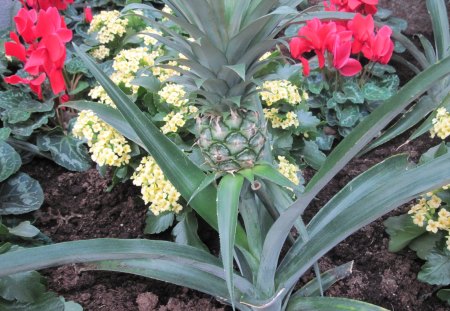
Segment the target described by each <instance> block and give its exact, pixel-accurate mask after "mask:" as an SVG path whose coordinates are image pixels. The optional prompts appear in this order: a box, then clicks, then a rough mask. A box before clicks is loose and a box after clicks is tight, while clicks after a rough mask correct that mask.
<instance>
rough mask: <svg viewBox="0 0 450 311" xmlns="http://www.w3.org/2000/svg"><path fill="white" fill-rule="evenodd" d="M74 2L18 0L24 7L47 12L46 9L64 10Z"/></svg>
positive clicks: (68, 0)
mask: <svg viewBox="0 0 450 311" xmlns="http://www.w3.org/2000/svg"><path fill="white" fill-rule="evenodd" d="M73 1H74V0H20V2H22V5H23V6H24V7H28V8H30V9H34V10H47V9H48V8H57V9H58V10H61V11H62V10H65V9H67V7H68V6H69V4H72V3H73Z"/></svg>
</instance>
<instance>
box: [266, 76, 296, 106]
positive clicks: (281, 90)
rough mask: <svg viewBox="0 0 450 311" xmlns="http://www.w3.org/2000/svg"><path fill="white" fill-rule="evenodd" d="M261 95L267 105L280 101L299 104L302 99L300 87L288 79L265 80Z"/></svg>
mask: <svg viewBox="0 0 450 311" xmlns="http://www.w3.org/2000/svg"><path fill="white" fill-rule="evenodd" d="M260 96H261V99H262V100H263V101H264V102H265V104H266V105H267V106H272V105H274V104H275V103H278V102H281V103H283V102H286V103H288V104H291V105H298V104H299V103H300V102H301V100H302V98H301V97H300V93H299V91H298V88H297V87H296V86H295V85H293V84H292V83H291V82H289V81H287V80H273V81H265V82H264V83H263V85H262V90H261V92H260Z"/></svg>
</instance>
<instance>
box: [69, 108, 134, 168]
mask: <svg viewBox="0 0 450 311" xmlns="http://www.w3.org/2000/svg"><path fill="white" fill-rule="evenodd" d="M72 133H73V135H74V136H75V137H78V138H86V139H87V143H88V146H89V152H90V153H91V157H92V160H93V161H94V162H96V163H97V164H98V165H100V166H104V165H109V166H122V165H124V164H128V162H129V161H130V158H131V157H130V152H131V147H130V145H129V144H128V142H127V141H126V139H125V137H123V136H122V135H120V133H119V132H117V131H116V130H115V129H114V128H113V127H112V126H110V125H108V124H107V123H105V122H103V121H102V120H101V119H100V118H98V117H97V116H96V115H95V114H94V112H92V111H90V110H83V111H81V112H80V114H79V115H78V118H77V121H76V122H75V125H74V127H73V130H72Z"/></svg>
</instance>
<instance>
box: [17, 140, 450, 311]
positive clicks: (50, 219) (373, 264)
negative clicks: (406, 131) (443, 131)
mask: <svg viewBox="0 0 450 311" xmlns="http://www.w3.org/2000/svg"><path fill="white" fill-rule="evenodd" d="M402 142H403V140H402V138H400V139H397V140H396V141H394V142H393V143H391V144H389V145H388V146H385V147H382V148H379V149H377V150H375V151H372V152H371V153H370V154H368V155H366V156H364V157H363V158H359V159H355V160H353V161H352V162H351V163H350V164H348V165H347V166H346V167H345V168H344V169H343V170H342V172H341V173H340V174H339V175H337V176H336V178H334V179H333V181H332V182H331V183H330V184H329V185H328V186H327V187H326V188H325V189H324V190H323V191H322V192H321V193H320V195H319V196H318V198H317V199H316V200H315V201H314V202H313V203H312V205H311V208H310V209H309V210H308V211H307V213H306V215H305V218H306V219H307V218H310V217H311V215H312V214H313V213H314V212H315V211H317V210H318V209H319V208H320V206H323V204H324V203H325V202H326V201H327V200H328V199H329V198H331V197H332V196H333V195H334V194H335V193H336V192H337V191H339V189H341V188H342V187H343V186H344V185H345V184H347V183H348V181H350V180H351V179H352V178H354V177H356V176H357V175H358V174H360V173H361V172H364V171H365V170H367V169H368V168H369V167H371V166H372V165H374V164H375V163H378V162H380V161H382V160H384V159H385V158H387V157H389V156H390V155H392V154H396V153H400V152H402V153H408V154H409V156H410V158H411V160H413V161H415V160H417V159H418V156H419V155H420V154H422V153H423V152H424V151H426V150H427V149H428V148H429V147H430V146H432V145H433V142H432V141H430V140H429V139H428V138H427V137H425V138H423V139H419V140H417V141H415V142H414V143H412V144H409V145H405V146H403V147H402V148H401V149H399V150H396V146H399V145H400V144H401V143H402ZM434 143H436V142H434ZM25 171H26V172H27V173H29V174H30V175H31V176H32V177H34V178H36V179H38V180H39V181H40V182H41V185H42V187H43V189H44V191H45V202H44V205H43V207H42V208H41V209H40V210H39V211H38V212H36V217H37V222H36V225H37V227H38V228H40V229H41V230H42V231H43V232H44V233H45V234H47V235H48V236H50V237H51V238H52V240H53V241H54V242H62V241H70V240H79V239H89V238H105V237H111V238H144V237H147V238H150V237H149V236H145V235H144V234H143V231H144V225H145V221H144V220H145V213H146V207H145V206H144V204H143V202H142V201H141V200H140V199H139V192H138V189H137V188H136V187H134V186H132V185H131V184H130V183H125V184H121V185H118V186H117V187H116V188H114V189H113V190H112V191H111V192H106V188H107V186H108V179H103V178H102V177H101V176H99V174H98V172H97V171H96V170H95V169H94V168H92V169H90V170H89V171H87V172H83V173H73V172H67V171H65V170H64V169H62V168H60V167H58V166H56V165H55V164H53V163H52V162H49V161H46V160H37V161H35V162H34V163H32V164H30V165H28V166H26V167H25ZM305 175H306V178H307V179H308V178H309V177H310V176H311V175H312V172H311V171H305ZM406 209H407V207H406V206H405V207H403V208H400V209H398V210H396V211H394V212H392V213H391V214H390V215H397V214H401V213H404V212H405V211H406ZM386 217H387V216H386ZM386 217H384V218H383V219H385V218H386ZM383 219H380V220H378V221H376V222H374V223H372V224H370V225H368V226H366V227H364V228H363V229H361V230H360V231H358V232H357V233H355V234H353V235H352V236H350V237H349V238H347V239H346V240H344V241H343V242H342V243H340V244H339V245H338V246H337V247H336V248H334V249H333V250H332V251H330V252H329V253H328V254H327V255H326V256H325V257H323V258H322V259H321V260H320V263H319V264H320V267H321V270H328V269H330V268H332V267H335V266H337V265H340V264H343V263H346V262H349V261H352V260H354V267H353V273H352V275H351V276H349V277H347V278H346V279H344V280H342V281H340V282H338V283H337V284H335V285H334V286H333V287H332V288H331V289H330V290H328V292H327V295H330V296H334V297H348V298H353V299H358V300H363V301H367V302H370V303H373V304H377V305H380V306H383V307H385V308H387V309H389V310H396V311H409V310H411V311H413V310H414V311H419V310H420V311H427V310H429V311H431V310H433V311H444V310H449V309H448V307H447V306H446V305H445V304H444V303H442V302H441V301H439V300H438V299H437V298H436V297H435V296H434V295H433V294H434V292H435V291H436V290H437V288H436V287H433V286H429V285H427V284H424V283H421V282H419V281H417V280H416V275H417V272H418V271H419V270H420V266H421V264H422V262H421V261H420V260H419V259H418V258H417V257H416V256H415V254H414V253H413V252H411V251H408V250H405V251H402V252H400V253H396V254H393V253H390V252H388V250H387V244H388V236H387V234H386V233H385V231H384V227H383V224H382V221H383ZM200 234H201V235H203V236H205V234H206V235H208V236H210V234H211V232H210V231H208V232H206V231H205V232H200ZM152 238H154V237H152ZM214 240H216V239H214ZM208 244H209V243H208ZM44 275H46V276H47V279H48V283H49V287H50V289H52V290H54V291H56V292H57V293H58V294H60V295H62V296H64V297H65V298H66V299H70V300H74V301H76V302H78V303H80V304H81V305H82V306H83V308H84V309H85V310H86V311H90V310H91V311H97V310H99V311H100V310H111V311H127V310H130V311H131V310H139V311H144V310H145V311H147V310H159V311H169V310H170V311H178V310H230V308H228V307H225V306H223V305H221V304H220V303H219V302H217V301H215V300H214V298H211V297H209V296H207V295H205V294H202V293H199V292H196V291H193V290H189V289H186V288H182V287H179V286H175V285H171V284H167V283H164V282H160V281H154V280H150V279H145V278H142V277H136V276H132V275H126V274H121V273H112V272H90V271H84V272H81V271H80V268H79V266H77V265H68V266H63V267H59V268H55V269H47V270H45V271H44ZM311 277H312V273H308V274H306V275H305V276H304V278H303V279H302V281H303V282H306V281H308V279H310V278H311Z"/></svg>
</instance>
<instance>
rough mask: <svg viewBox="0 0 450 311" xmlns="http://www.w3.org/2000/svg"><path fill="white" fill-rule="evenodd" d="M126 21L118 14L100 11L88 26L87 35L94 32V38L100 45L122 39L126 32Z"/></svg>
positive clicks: (114, 11) (116, 12)
mask: <svg viewBox="0 0 450 311" xmlns="http://www.w3.org/2000/svg"><path fill="white" fill-rule="evenodd" d="M127 25H128V20H127V19H125V18H121V17H120V12H119V11H116V10H113V11H106V10H105V11H101V12H100V13H99V14H97V15H95V16H94V18H93V19H92V22H91V23H90V25H89V29H88V33H93V32H96V33H97V35H96V38H97V40H98V41H99V42H100V43H101V44H106V43H109V42H112V41H114V39H116V38H120V37H122V36H123V35H124V34H125V33H126V32H127V29H126V26H127Z"/></svg>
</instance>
